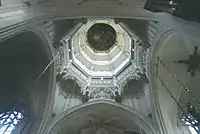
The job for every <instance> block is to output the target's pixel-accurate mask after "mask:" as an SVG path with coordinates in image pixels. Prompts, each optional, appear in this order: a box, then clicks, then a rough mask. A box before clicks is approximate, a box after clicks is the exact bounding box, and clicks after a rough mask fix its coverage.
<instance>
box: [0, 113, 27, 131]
mask: <svg viewBox="0 0 200 134" xmlns="http://www.w3.org/2000/svg"><path fill="white" fill-rule="evenodd" d="M23 118H24V116H23V114H22V113H20V112H17V111H9V112H6V113H1V114H0V134H12V133H13V131H14V130H15V129H16V127H17V126H18V125H19V124H20V122H21V121H22V119H23Z"/></svg>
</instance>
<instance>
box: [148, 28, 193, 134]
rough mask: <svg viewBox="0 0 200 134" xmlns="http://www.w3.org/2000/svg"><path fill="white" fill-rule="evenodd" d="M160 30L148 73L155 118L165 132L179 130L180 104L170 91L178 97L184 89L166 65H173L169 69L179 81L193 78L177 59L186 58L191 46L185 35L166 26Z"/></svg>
mask: <svg viewBox="0 0 200 134" xmlns="http://www.w3.org/2000/svg"><path fill="white" fill-rule="evenodd" d="M160 29H161V30H160V31H158V34H157V37H156V39H155V40H154V42H153V46H152V48H151V50H150V56H149V59H148V67H147V68H148V70H147V73H148V77H149V85H150V93H151V96H152V97H151V98H152V101H153V102H152V103H153V104H154V105H153V106H154V109H155V110H156V113H155V115H154V117H155V119H156V120H157V122H158V125H159V127H160V129H161V132H162V133H174V132H175V131H177V104H176V103H175V101H174V100H173V98H172V97H171V96H170V94H169V91H170V92H171V93H172V94H173V96H174V97H175V98H176V99H177V100H179V96H180V93H181V92H182V90H183V88H181V87H180V85H179V84H177V82H176V81H175V80H174V79H173V75H170V73H169V72H168V71H169V70H167V68H170V72H172V74H176V77H177V78H178V79H180V81H182V82H183V83H185V84H187V83H188V82H189V81H190V77H189V76H188V74H187V72H186V71H185V69H184V68H183V67H181V66H179V65H178V64H177V63H175V62H176V61H178V60H180V59H185V58H186V56H187V55H188V54H189V53H191V51H192V49H191V48H190V46H189V44H188V38H187V36H186V34H184V33H182V32H181V31H179V30H177V29H175V28H172V27H169V26H165V25H162V26H161V27H160ZM165 65H166V66H165ZM168 89H169V91H167V90H168Z"/></svg>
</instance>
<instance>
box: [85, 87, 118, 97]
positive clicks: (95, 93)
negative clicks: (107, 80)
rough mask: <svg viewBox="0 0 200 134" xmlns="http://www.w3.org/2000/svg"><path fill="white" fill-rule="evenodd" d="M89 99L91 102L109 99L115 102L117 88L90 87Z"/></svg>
mask: <svg viewBox="0 0 200 134" xmlns="http://www.w3.org/2000/svg"><path fill="white" fill-rule="evenodd" d="M87 90H88V91H89V97H90V98H91V100H99V99H107V100H113V96H115V95H114V92H115V91H116V90H118V89H117V87H108V88H106V87H88V89H87Z"/></svg>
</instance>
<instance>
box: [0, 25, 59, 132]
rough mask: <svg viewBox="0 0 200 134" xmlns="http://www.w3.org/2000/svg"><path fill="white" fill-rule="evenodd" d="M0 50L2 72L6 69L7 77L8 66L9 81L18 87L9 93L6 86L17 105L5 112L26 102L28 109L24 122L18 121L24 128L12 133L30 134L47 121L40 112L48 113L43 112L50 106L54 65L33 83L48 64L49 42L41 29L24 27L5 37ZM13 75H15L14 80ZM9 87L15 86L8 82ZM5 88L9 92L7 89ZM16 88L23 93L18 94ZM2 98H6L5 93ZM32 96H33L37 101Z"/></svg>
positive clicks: (51, 57)
mask: <svg viewBox="0 0 200 134" xmlns="http://www.w3.org/2000/svg"><path fill="white" fill-rule="evenodd" d="M8 36H9V35H8ZM1 48H2V50H3V53H1V58H3V59H4V60H3V61H4V62H5V63H4V64H5V68H4V69H7V70H4V71H5V72H6V71H7V72H8V75H9V73H10V72H9V66H10V65H11V66H12V72H11V73H12V75H11V78H12V79H13V80H19V81H18V82H17V83H16V84H17V85H19V86H18V88H17V87H16V88H13V90H12V87H10V90H9V92H11V93H13V92H16V93H18V94H19V96H18V97H16V98H15V97H14V98H15V102H14V103H17V104H14V103H13V104H12V105H10V106H9V107H8V109H7V110H9V109H10V110H11V111H12V110H14V109H15V108H14V107H16V106H18V103H21V101H23V102H26V103H27V104H26V105H27V107H28V109H29V110H28V111H29V112H30V113H29V115H28V117H27V118H28V122H26V123H25V122H24V121H22V124H24V125H23V126H22V125H20V126H19V127H17V129H15V131H16V132H19V133H33V132H34V131H35V130H36V129H39V127H40V124H43V123H45V120H46V121H47V118H46V117H45V116H44V113H45V112H44V111H48V110H47V109H50V108H51V105H52V104H51V102H50V101H51V99H50V96H52V93H53V92H52V90H53V89H52V87H54V83H55V82H53V81H54V79H55V78H54V76H55V75H54V74H55V71H54V63H53V64H52V65H51V66H50V67H49V68H48V69H47V71H46V72H45V73H44V75H43V76H42V77H41V78H40V79H39V80H38V81H37V78H38V77H37V76H39V74H40V73H41V71H42V70H43V69H44V68H45V66H47V64H48V62H49V61H51V60H52V59H53V57H54V54H53V50H52V47H51V42H50V40H48V37H47V36H46V35H45V33H44V32H42V31H41V30H39V29H37V28H34V29H33V28H27V30H26V31H23V29H21V31H20V32H19V33H15V34H14V36H12V37H10V38H9V37H8V39H7V40H5V41H3V42H1ZM1 61H2V60H1ZM17 62H19V63H17ZM15 63H16V64H15ZM9 64H10V65H9ZM2 69H3V68H2ZM16 73H17V74H16ZM6 75H7V74H5V76H6ZM15 76H18V78H17V77H15ZM6 82H8V81H5V83H6ZM33 83H35V84H33ZM12 84H13V85H14V86H16V85H15V84H14V83H12V81H10V85H12ZM1 85H2V83H1ZM5 88H6V87H5ZM7 88H8V89H9V87H7ZM19 89H24V90H23V91H22V92H19V91H20V90H19ZM9 92H8V93H9ZM13 94H14V93H13ZM3 95H5V96H6V94H3ZM7 95H8V94H7ZM24 96H25V97H24ZM34 96H37V99H36V97H34ZM7 98H9V97H7ZM4 99H5V100H4V102H7V101H8V100H7V99H6V98H4ZM27 99H28V100H27ZM13 101H14V100H13ZM46 104H50V106H47V105H46ZM44 106H45V107H44ZM39 109H40V110H39ZM22 110H23V109H22ZM49 111H50V110H49ZM36 117H37V118H36ZM47 117H48V116H47ZM23 122H24V123H23ZM32 130H34V131H32Z"/></svg>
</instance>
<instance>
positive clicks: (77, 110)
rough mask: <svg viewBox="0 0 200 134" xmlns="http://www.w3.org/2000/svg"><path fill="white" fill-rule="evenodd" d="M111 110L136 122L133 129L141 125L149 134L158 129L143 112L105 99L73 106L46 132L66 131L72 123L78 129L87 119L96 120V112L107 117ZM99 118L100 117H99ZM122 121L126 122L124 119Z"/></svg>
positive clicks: (154, 133) (53, 122)
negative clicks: (74, 121) (155, 128)
mask: <svg viewBox="0 0 200 134" xmlns="http://www.w3.org/2000/svg"><path fill="white" fill-rule="evenodd" d="M98 110H100V111H98ZM90 111H91V112H92V113H91V117H88V118H86V117H87V116H88V115H89V114H90V113H89V112H90ZM109 111H112V112H111V113H114V114H110V116H111V117H112V116H113V115H118V116H123V119H125V120H126V121H127V120H128V122H129V121H131V122H132V123H134V124H136V126H132V127H133V129H134V128H137V127H140V128H141V129H142V130H144V131H145V132H146V133H148V134H156V131H155V130H154V128H153V126H152V122H151V121H150V120H149V119H148V118H146V117H145V116H143V115H142V114H141V113H139V112H137V111H133V109H131V108H129V107H126V106H124V105H120V104H117V103H114V102H112V101H103V100H99V101H92V102H89V103H85V104H83V105H79V106H77V107H73V108H71V109H69V110H67V111H66V112H64V113H62V114H60V115H59V116H57V117H56V118H55V119H54V120H53V121H52V122H51V123H50V124H49V125H48V126H47V131H46V132H45V133H48V134H53V133H66V130H67V128H68V127H70V124H71V125H72V126H74V127H75V128H76V129H77V130H78V128H79V127H80V128H81V124H82V125H87V122H85V119H86V120H87V121H89V122H93V121H94V120H93V119H95V118H96V113H97V116H98V114H99V113H100V114H104V113H105V116H106V117H105V118H108V117H107V115H109ZM102 112H103V113H102ZM125 116H126V117H125ZM71 118H75V119H73V120H78V122H76V123H75V124H73V122H71V121H70V124H69V121H68V120H71ZM100 118H101V117H100ZM97 120H99V119H98V118H97ZM97 120H96V121H97ZM116 120H117V119H116ZM81 121H83V122H81ZM106 121H107V120H106ZM79 123H80V124H79ZM122 123H124V122H123V121H122ZM70 129H71V130H72V129H73V128H71V127H70ZM68 130H69V129H68Z"/></svg>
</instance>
